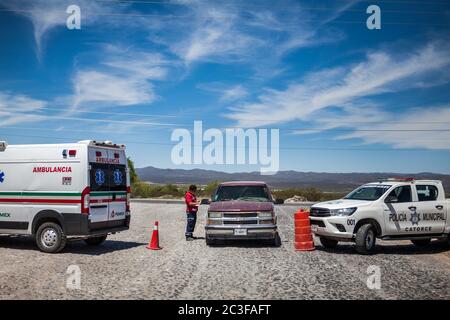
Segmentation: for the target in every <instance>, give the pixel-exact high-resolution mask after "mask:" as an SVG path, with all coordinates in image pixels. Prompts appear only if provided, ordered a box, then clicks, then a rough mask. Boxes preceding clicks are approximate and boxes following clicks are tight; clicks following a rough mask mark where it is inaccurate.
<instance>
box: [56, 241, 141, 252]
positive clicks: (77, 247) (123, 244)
mask: <svg viewBox="0 0 450 320" xmlns="http://www.w3.org/2000/svg"><path fill="white" fill-rule="evenodd" d="M144 245H147V243H143V242H134V241H119V240H106V241H105V242H103V243H102V244H101V245H98V246H89V245H87V244H85V243H84V241H70V242H68V243H67V246H66V248H65V249H64V250H63V252H67V253H72V254H80V255H93V256H99V255H102V254H105V253H111V252H116V251H122V250H128V249H132V248H136V247H140V246H144Z"/></svg>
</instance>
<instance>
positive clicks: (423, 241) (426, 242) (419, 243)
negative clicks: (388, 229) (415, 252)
mask: <svg viewBox="0 0 450 320" xmlns="http://www.w3.org/2000/svg"><path fill="white" fill-rule="evenodd" d="M411 242H412V243H413V244H414V245H415V246H416V247H425V246H427V245H429V244H430V242H431V239H421V240H411Z"/></svg>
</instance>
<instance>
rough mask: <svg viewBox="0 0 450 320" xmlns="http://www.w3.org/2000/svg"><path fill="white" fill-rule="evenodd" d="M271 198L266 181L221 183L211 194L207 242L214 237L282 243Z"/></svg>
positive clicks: (212, 241)
mask: <svg viewBox="0 0 450 320" xmlns="http://www.w3.org/2000/svg"><path fill="white" fill-rule="evenodd" d="M274 203H277V204H281V203H283V202H282V200H276V201H275V200H274V199H273V198H272V195H271V194H270V191H269V188H268V186H267V184H266V183H264V182H259V181H239V182H224V183H221V184H220V185H219V186H218V188H217V190H216V192H215V194H214V195H213V196H212V199H211V202H210V206H209V209H208V216H207V220H206V226H205V230H206V244H207V245H213V244H215V243H216V242H217V240H228V239H230V240H254V239H261V240H269V241H271V242H272V244H273V245H275V246H279V245H280V244H281V241H280V237H279V235H278V231H277V217H276V214H275V209H274Z"/></svg>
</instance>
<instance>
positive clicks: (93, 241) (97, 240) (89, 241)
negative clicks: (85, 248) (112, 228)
mask: <svg viewBox="0 0 450 320" xmlns="http://www.w3.org/2000/svg"><path fill="white" fill-rule="evenodd" d="M107 237H108V236H107V235H104V236H100V237H91V238H87V239H84V242H86V243H87V244H88V245H90V246H98V245H101V244H102V243H103V242H105V240H106V238H107Z"/></svg>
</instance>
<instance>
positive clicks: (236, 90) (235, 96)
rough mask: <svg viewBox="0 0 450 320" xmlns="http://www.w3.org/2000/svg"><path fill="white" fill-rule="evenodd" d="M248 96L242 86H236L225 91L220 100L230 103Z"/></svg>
mask: <svg viewBox="0 0 450 320" xmlns="http://www.w3.org/2000/svg"><path fill="white" fill-rule="evenodd" d="M247 95H248V91H247V90H246V89H245V88H244V87H243V86H242V85H236V86H233V87H231V88H228V89H226V90H225V91H224V92H223V94H222V96H221V97H220V100H222V101H226V102H230V101H235V100H239V99H242V98H245V97H246V96H247Z"/></svg>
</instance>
